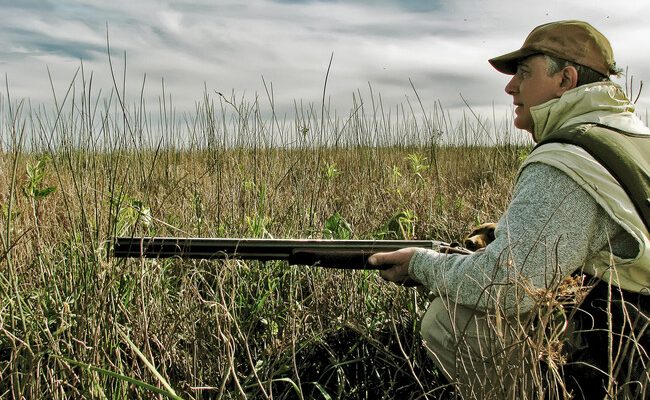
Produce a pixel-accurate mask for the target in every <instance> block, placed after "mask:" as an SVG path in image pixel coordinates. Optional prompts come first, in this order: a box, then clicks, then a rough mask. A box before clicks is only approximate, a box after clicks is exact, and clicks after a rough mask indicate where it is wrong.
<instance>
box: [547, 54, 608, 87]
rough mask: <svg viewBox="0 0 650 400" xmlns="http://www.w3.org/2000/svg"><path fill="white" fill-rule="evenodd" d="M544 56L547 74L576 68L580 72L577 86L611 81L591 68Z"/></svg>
mask: <svg viewBox="0 0 650 400" xmlns="http://www.w3.org/2000/svg"><path fill="white" fill-rule="evenodd" d="M542 55H543V56H544V58H545V59H546V73H547V74H549V75H553V74H555V73H558V72H560V71H562V69H564V68H566V67H568V66H572V67H574V68H575V69H576V71H578V83H577V84H576V86H580V85H586V84H588V83H593V82H608V81H609V77H608V76H605V75H603V74H601V73H600V72H596V71H594V70H593V69H591V68H589V67H585V66H584V65H581V64H576V63H574V62H571V61H567V60H564V59H562V58H558V57H553V56H549V55H546V54H542Z"/></svg>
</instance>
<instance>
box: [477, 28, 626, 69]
mask: <svg viewBox="0 0 650 400" xmlns="http://www.w3.org/2000/svg"><path fill="white" fill-rule="evenodd" d="M533 54H546V55H549V56H553V57H557V58H561V59H563V60H567V61H571V62H574V63H576V64H580V65H584V66H585V67H589V68H591V69H593V70H594V71H596V72H599V73H601V74H603V75H604V76H610V75H616V74H617V69H616V62H614V52H613V51H612V46H611V45H610V44H609V40H607V38H606V37H605V36H604V35H603V34H602V33H600V32H599V31H598V30H596V28H594V27H593V26H591V25H589V24H588V23H586V22H583V21H557V22H551V23H548V24H544V25H540V26H538V27H537V28H535V29H533V31H532V32H530V34H529V35H528V37H527V38H526V40H525V41H524V44H523V45H522V46H521V48H520V49H519V50H516V51H513V52H512V53H508V54H504V55H502V56H499V57H495V58H492V59H490V60H489V62H490V64H492V66H493V67H494V68H496V69H497V70H498V71H500V72H503V73H504V74H508V75H514V74H515V72H516V71H517V63H518V62H519V61H520V60H522V59H524V58H526V57H528V56H532V55H533Z"/></svg>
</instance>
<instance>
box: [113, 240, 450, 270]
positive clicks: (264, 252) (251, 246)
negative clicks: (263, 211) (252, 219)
mask: <svg viewBox="0 0 650 400" xmlns="http://www.w3.org/2000/svg"><path fill="white" fill-rule="evenodd" d="M406 247H421V248H427V249H434V250H440V249H441V248H445V247H448V245H447V244H446V243H444V242H439V241H436V240H327V239H232V238H189V237H117V238H115V240H114V242H113V256H114V257H121V258H124V257H137V258H140V257H145V258H171V257H177V258H188V259H206V260H219V259H222V260H223V259H239V260H259V261H271V260H283V261H287V262H288V263H289V264H291V265H310V266H320V267H327V268H342V269H381V268H382V267H381V266H372V265H370V264H369V263H368V258H369V257H370V256H371V255H373V254H375V253H379V252H386V251H394V250H398V249H403V248H406Z"/></svg>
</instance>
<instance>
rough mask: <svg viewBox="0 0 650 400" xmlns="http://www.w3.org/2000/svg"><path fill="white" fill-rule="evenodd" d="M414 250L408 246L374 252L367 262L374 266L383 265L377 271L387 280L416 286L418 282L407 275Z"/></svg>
mask: <svg viewBox="0 0 650 400" xmlns="http://www.w3.org/2000/svg"><path fill="white" fill-rule="evenodd" d="M415 250H416V249H415V248H413V247H408V248H405V249H399V250H396V251H391V252H389V253H375V254H373V255H372V256H370V258H368V262H369V263H370V265H373V266H375V267H379V266H385V267H386V269H383V270H381V271H379V275H380V276H381V277H382V278H384V279H385V280H387V281H391V282H395V283H398V284H401V285H404V286H417V285H420V283H419V282H417V281H415V280H413V279H412V278H411V277H410V276H409V263H410V262H411V258H412V257H413V254H414V253H415Z"/></svg>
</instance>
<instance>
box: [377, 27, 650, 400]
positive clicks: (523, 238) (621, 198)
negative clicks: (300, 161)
mask: <svg viewBox="0 0 650 400" xmlns="http://www.w3.org/2000/svg"><path fill="white" fill-rule="evenodd" d="M489 61H490V63H491V64H492V66H493V67H494V68H496V69H497V70H498V71H500V72H502V73H505V74H508V75H512V79H511V80H510V81H509V82H508V84H507V85H506V87H505V90H506V93H508V94H509V95H511V96H512V98H513V103H514V105H515V119H514V124H515V126H516V127H517V128H519V129H523V130H526V131H528V132H530V133H531V134H532V136H533V139H534V140H535V142H540V141H545V140H548V139H549V138H553V137H554V135H556V134H557V133H558V132H564V131H567V129H574V128H572V127H574V126H578V127H579V128H576V129H582V131H587V130H589V129H591V128H592V127H594V126H597V127H600V128H602V129H605V132H606V133H607V134H608V135H614V136H612V137H613V138H614V140H617V139H616V138H617V137H618V135H621V134H620V133H619V132H624V133H626V134H631V135H632V136H634V137H638V138H645V142H644V143H645V144H647V143H650V130H648V128H647V127H646V126H645V125H644V124H643V123H642V122H641V121H640V120H639V119H638V118H637V117H636V116H635V115H634V113H633V111H634V107H633V105H632V104H631V103H630V101H629V100H628V99H627V98H626V96H625V94H624V93H623V92H622V90H621V89H620V87H618V86H617V85H615V84H614V83H612V82H611V81H610V80H609V77H610V76H611V75H615V74H617V73H618V70H617V69H616V65H615V62H614V58H613V52H612V49H611V47H610V44H609V42H608V40H607V39H606V38H605V37H604V36H603V35H602V34H601V33H600V32H598V31H597V30H596V29H595V28H593V27H592V26H591V25H589V24H587V23H585V22H581V21H560V22H554V23H549V24H545V25H541V26H539V27H537V28H535V29H534V30H533V31H532V32H531V33H530V34H529V35H528V37H527V38H526V40H525V42H524V44H523V46H522V47H521V48H520V49H519V50H517V51H514V52H512V53H508V54H505V55H503V56H500V57H496V58H493V59H491V60H489ZM576 124H578V125H576ZM585 127H586V128H585ZM582 131H580V132H582ZM572 134H573V133H572ZM635 140H641V139H635ZM646 148H648V149H650V147H648V146H646ZM628 161H629V163H631V164H635V163H636V161H635V160H633V159H632V160H628ZM643 168H645V167H643ZM645 172H646V176H648V172H649V171H647V170H646V171H645ZM649 202H650V200H649ZM370 262H371V263H372V264H375V265H389V266H390V268H388V269H386V270H384V271H382V272H381V276H382V277H383V278H384V279H387V280H390V281H393V282H396V283H413V282H415V283H418V284H422V285H424V286H425V287H426V288H428V289H429V290H431V291H432V292H433V294H434V295H435V296H436V297H435V298H434V300H433V301H432V302H431V304H430V306H429V308H428V310H427V312H426V314H425V316H424V318H423V320H422V326H421V333H422V336H423V339H424V342H425V345H426V347H427V349H428V351H429V354H430V356H431V357H432V358H433V360H434V361H435V362H436V364H437V365H438V367H439V368H440V369H441V371H442V372H443V373H444V374H445V376H446V377H447V378H448V379H449V380H450V381H452V382H454V383H455V384H456V386H457V391H458V392H459V393H460V394H461V395H462V396H463V397H465V398H499V399H501V398H539V397H543V396H546V397H547V398H548V397H550V398H563V396H564V395H565V394H566V393H568V392H571V393H573V395H574V396H575V398H583V397H584V398H590V397H589V396H593V395H595V396H599V398H603V397H604V396H605V394H606V393H609V394H614V395H615V394H617V393H618V394H621V393H625V396H628V397H637V396H639V397H638V398H646V396H647V394H646V392H645V384H646V383H647V380H648V372H647V371H648V369H647V365H648V353H647V352H650V347H647V343H648V333H647V331H648V330H650V328H647V324H648V314H647V312H648V308H647V304H648V298H649V297H650V296H649V295H650V292H649V289H650V234H649V233H648V227H647V226H646V225H645V224H644V221H643V219H642V216H641V215H640V214H639V212H638V208H635V204H633V202H632V199H631V198H630V196H629V195H628V194H627V193H626V191H625V190H624V189H623V188H622V187H621V185H620V184H619V182H618V181H617V180H616V179H614V177H613V176H612V175H611V174H610V172H608V170H607V169H606V168H605V166H603V165H602V164H601V163H599V162H597V161H596V159H595V158H594V157H593V156H592V155H591V154H590V153H589V152H587V151H586V150H585V149H583V148H581V147H578V146H576V145H572V144H565V143H549V144H544V145H542V146H540V147H538V148H536V149H535V150H534V151H533V152H532V153H531V154H530V156H529V157H528V158H527V160H525V162H524V164H523V165H522V167H521V169H520V171H519V176H518V178H517V181H516V185H515V188H514V191H513V195H512V201H511V203H510V205H509V206H508V209H507V210H506V212H505V214H504V215H503V216H502V217H501V218H500V220H499V222H498V225H497V230H496V232H495V240H494V242H492V243H491V244H490V245H488V246H487V247H486V248H485V249H484V250H482V251H478V252H475V253H474V254H471V255H461V254H442V253H438V252H435V251H431V250H424V249H402V250H399V251H396V252H391V253H378V254H375V255H374V256H373V257H371V259H370ZM583 274H584V275H583ZM571 276H574V277H576V278H575V279H574V280H573V281H567V278H570V277H571ZM583 276H587V277H588V278H593V277H598V278H599V279H598V280H597V283H596V284H595V286H593V289H592V293H591V294H589V295H588V296H587V300H585V302H583V306H582V307H581V308H580V309H572V308H571V307H570V305H568V304H564V306H562V307H561V304H558V303H561V301H562V300H561V299H562V298H564V299H565V300H564V301H566V297H562V296H565V295H566V294H567V293H569V294H571V293H574V294H575V293H580V292H581V288H580V280H579V278H580V277H583ZM593 280H595V279H592V280H590V281H589V282H587V283H590V284H592V283H593V282H592V281H593ZM567 282H568V283H567ZM590 287H591V286H590ZM574 297H575V296H574ZM621 298H623V300H625V301H626V303H623V301H622V300H621ZM558 299H560V300H558ZM628 299H631V300H628ZM621 304H625V307H623V306H622V305H621ZM643 307H646V308H645V312H646V314H643V312H644V310H643ZM545 310H546V311H545ZM558 310H560V311H562V313H560V314H558V312H557V311H558ZM585 310H586V311H585ZM635 319H638V321H635ZM558 320H559V321H560V323H558ZM553 324H556V325H557V327H555V328H553V327H551V325H553ZM616 324H618V325H616ZM644 324H645V325H644ZM594 332H595V333H594ZM590 335H591V336H590ZM594 335H596V336H594ZM596 340H599V341H600V343H588V342H589V341H591V342H595V341H596ZM554 343H555V344H554ZM558 343H560V345H559V346H556V345H557V344H558ZM544 344H546V346H545V347H543V345H544ZM588 345H591V346H599V347H590V348H589V349H587V346H588ZM540 346H542V347H540ZM626 351H627V353H626ZM592 356H593V357H592ZM619 356H620V357H619ZM592 358H593V359H594V360H595V361H594V360H592ZM540 360H541V362H540ZM591 361H593V362H591ZM590 363H591V364H594V365H588V364H590ZM585 368H586V369H585ZM644 369H645V371H644ZM553 374H554V376H555V377H556V378H558V379H555V380H553V379H552V375H553ZM553 382H555V383H553ZM594 398H596V397H594Z"/></svg>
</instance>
